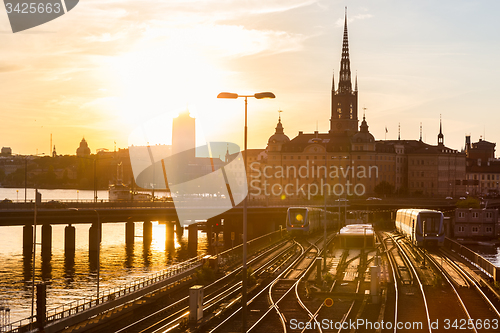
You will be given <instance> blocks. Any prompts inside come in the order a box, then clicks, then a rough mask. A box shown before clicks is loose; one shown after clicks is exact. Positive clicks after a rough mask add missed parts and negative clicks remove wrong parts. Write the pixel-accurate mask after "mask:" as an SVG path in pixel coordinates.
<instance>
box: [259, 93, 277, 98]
mask: <svg viewBox="0 0 500 333" xmlns="http://www.w3.org/2000/svg"><path fill="white" fill-rule="evenodd" d="M254 97H255V98H257V99H263V98H276V96H274V94H273V93H272V92H261V93H256V94H255V95H254Z"/></svg>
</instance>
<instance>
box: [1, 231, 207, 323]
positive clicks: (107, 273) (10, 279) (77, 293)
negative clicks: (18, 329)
mask: <svg viewBox="0 0 500 333" xmlns="http://www.w3.org/2000/svg"><path fill="white" fill-rule="evenodd" d="M73 226H74V227H75V229H76V235H75V251H74V252H68V253H65V251H64V238H65V237H64V235H65V233H64V229H65V227H66V226H65V225H53V226H52V250H51V255H49V256H45V255H44V256H42V254H41V251H40V247H38V249H37V252H36V255H37V257H36V262H35V264H36V267H35V280H36V282H37V283H38V282H40V281H45V282H48V283H49V284H48V286H47V308H48V309H51V308H53V307H55V306H58V305H62V304H65V303H67V302H70V301H72V300H75V299H77V298H81V297H85V296H88V295H90V294H93V293H95V289H96V282H97V280H96V278H97V254H96V253H94V252H93V253H90V252H89V249H88V241H89V239H88V235H89V227H90V224H77V225H75V224H73ZM102 230H103V233H102V244H101V251H100V252H101V266H100V267H101V270H100V288H101V290H105V289H108V288H113V287H116V286H117V285H119V284H123V283H127V282H130V281H132V280H134V279H137V278H139V277H143V276H146V275H148V274H150V273H153V272H155V271H159V270H162V269H165V268H166V267H167V266H168V265H170V264H172V263H177V262H180V261H183V260H186V259H188V258H190V256H191V255H192V254H190V253H189V251H188V246H187V236H188V235H187V233H184V235H180V233H176V232H174V229H169V231H170V230H171V232H170V234H169V237H167V230H166V228H165V225H164V224H158V223H157V222H154V223H153V226H152V234H153V235H152V239H151V240H150V241H149V242H147V241H146V242H143V239H142V238H141V237H140V236H141V235H142V233H143V230H142V223H136V225H135V230H136V232H135V233H136V235H137V236H139V237H137V238H136V239H135V240H136V241H135V243H134V245H133V246H126V245H125V224H124V223H104V224H103V225H102ZM38 231H41V230H38V229H37V235H38V237H37V238H39V239H38V240H40V239H41V232H38ZM167 239H168V241H167ZM198 244H199V245H198V253H197V254H202V253H204V252H205V251H206V237H205V234H204V233H203V234H202V233H201V232H200V233H199V234H198ZM22 245H23V244H22V226H19V227H0V298H2V299H4V300H5V302H6V303H7V306H9V307H10V308H11V320H12V321H15V320H19V319H23V318H26V317H28V316H29V315H30V312H31V286H32V278H33V277H32V270H33V267H32V262H33V260H32V257H31V256H32V254H31V249H29V248H28V249H27V250H26V251H23V246H22Z"/></svg>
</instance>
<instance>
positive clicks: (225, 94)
mask: <svg viewBox="0 0 500 333" xmlns="http://www.w3.org/2000/svg"><path fill="white" fill-rule="evenodd" d="M238 97H244V98H245V131H244V150H243V162H244V164H245V177H246V168H247V131H248V130H247V104H248V97H254V98H256V99H264V98H275V97H276V96H275V95H274V94H273V93H272V92H261V93H256V94H254V95H238V94H235V93H228V92H221V93H220V94H219V95H217V98H229V99H236V98H238ZM247 194H248V192H247ZM247 205H248V195H247V196H245V199H243V265H242V272H241V273H242V275H243V277H242V290H241V312H242V314H241V316H242V317H241V325H242V328H241V330H242V332H246V325H247V313H246V311H247Z"/></svg>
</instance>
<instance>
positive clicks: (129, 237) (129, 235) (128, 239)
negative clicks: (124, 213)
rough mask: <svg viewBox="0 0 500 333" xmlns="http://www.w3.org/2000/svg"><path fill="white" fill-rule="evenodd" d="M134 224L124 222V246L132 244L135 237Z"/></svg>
mask: <svg viewBox="0 0 500 333" xmlns="http://www.w3.org/2000/svg"><path fill="white" fill-rule="evenodd" d="M134 227H135V226H134V222H132V221H127V222H125V243H126V244H134V237H135V228H134Z"/></svg>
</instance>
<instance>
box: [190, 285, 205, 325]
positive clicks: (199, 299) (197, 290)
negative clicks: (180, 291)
mask: <svg viewBox="0 0 500 333" xmlns="http://www.w3.org/2000/svg"><path fill="white" fill-rule="evenodd" d="M202 318H203V286H199V285H197V286H192V287H191V288H189V321H190V322H191V323H193V324H196V323H198V321H199V320H201V319H202Z"/></svg>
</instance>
